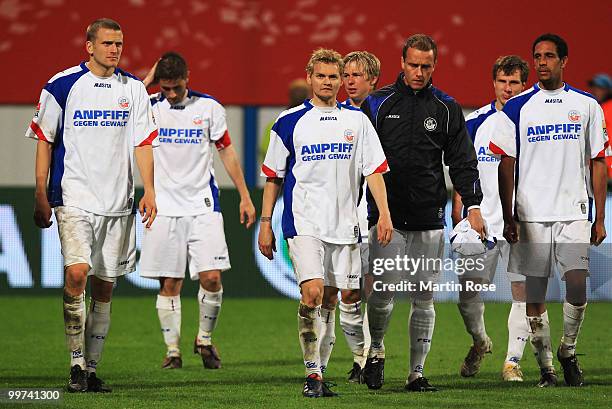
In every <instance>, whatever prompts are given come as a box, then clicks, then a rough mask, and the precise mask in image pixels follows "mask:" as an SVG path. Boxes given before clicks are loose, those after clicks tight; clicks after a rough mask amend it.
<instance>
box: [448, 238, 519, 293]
mask: <svg viewBox="0 0 612 409" xmlns="http://www.w3.org/2000/svg"><path fill="white" fill-rule="evenodd" d="M509 257H510V244H509V243H508V242H507V241H506V240H503V239H501V240H498V241H497V244H496V245H495V247H493V248H492V249H491V250H487V251H486V252H485V253H484V254H479V255H477V256H463V255H459V257H457V260H467V259H472V260H474V261H475V263H476V266H475V267H471V266H470V268H466V267H467V266H466V265H464V266H463V269H464V270H465V271H464V272H463V274H459V273H460V271H457V270H458V269H459V268H460V267H459V266H457V267H456V271H455V273H456V274H457V275H458V276H460V277H461V278H463V279H475V278H479V279H480V280H481V281H482V282H483V283H487V284H490V283H492V282H493V278H494V277H495V272H496V271H497V266H498V265H499V264H500V263H501V266H500V267H501V268H502V269H503V270H505V271H506V276H507V277H508V280H509V281H510V282H516V281H525V276H524V275H522V274H516V273H511V272H509V271H508V259H509Z"/></svg>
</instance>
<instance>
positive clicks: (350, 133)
mask: <svg viewBox="0 0 612 409" xmlns="http://www.w3.org/2000/svg"><path fill="white" fill-rule="evenodd" d="M344 139H346V141H347V142H353V139H355V134H354V133H353V130H352V129H347V130H345V131H344Z"/></svg>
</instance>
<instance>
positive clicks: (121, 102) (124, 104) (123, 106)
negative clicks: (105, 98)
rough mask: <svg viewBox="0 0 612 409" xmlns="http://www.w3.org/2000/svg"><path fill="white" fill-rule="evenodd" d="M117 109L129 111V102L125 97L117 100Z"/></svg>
mask: <svg viewBox="0 0 612 409" xmlns="http://www.w3.org/2000/svg"><path fill="white" fill-rule="evenodd" d="M118 102H119V108H121V109H129V108H130V100H129V99H127V98H126V97H121V98H119V101H118Z"/></svg>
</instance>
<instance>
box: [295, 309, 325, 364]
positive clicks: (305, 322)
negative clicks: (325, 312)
mask: <svg viewBox="0 0 612 409" xmlns="http://www.w3.org/2000/svg"><path fill="white" fill-rule="evenodd" d="M320 332H321V306H320V305H319V306H317V307H314V308H311V307H308V306H307V305H304V304H302V303H300V306H299V308H298V336H299V339H300V346H301V347H302V355H303V357H304V365H305V366H306V376H308V375H311V374H317V375H319V376H321V368H320V363H321V355H320V353H319V335H320Z"/></svg>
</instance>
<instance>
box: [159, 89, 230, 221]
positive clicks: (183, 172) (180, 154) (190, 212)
mask: <svg viewBox="0 0 612 409" xmlns="http://www.w3.org/2000/svg"><path fill="white" fill-rule="evenodd" d="M151 104H152V105H153V113H154V115H155V120H156V121H157V125H158V127H159V143H160V147H159V148H157V149H155V150H154V155H155V194H156V201H157V209H158V214H160V215H162V216H174V217H179V216H195V215H199V214H205V213H209V212H212V211H217V212H220V211H221V206H220V204H219V187H218V186H217V183H216V181H215V173H214V170H213V144H215V145H216V147H217V149H223V148H225V147H227V146H229V145H230V144H231V140H230V137H229V134H228V131H227V124H226V121H225V109H224V108H223V106H222V105H221V104H220V103H219V102H217V101H216V100H215V99H213V97H211V96H210V95H206V94H202V93H198V92H195V91H192V90H188V91H187V95H186V96H185V99H184V100H183V101H181V102H180V103H178V104H175V105H171V104H170V103H169V102H168V100H167V99H165V98H164V96H163V94H161V93H160V94H155V95H152V96H151Z"/></svg>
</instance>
